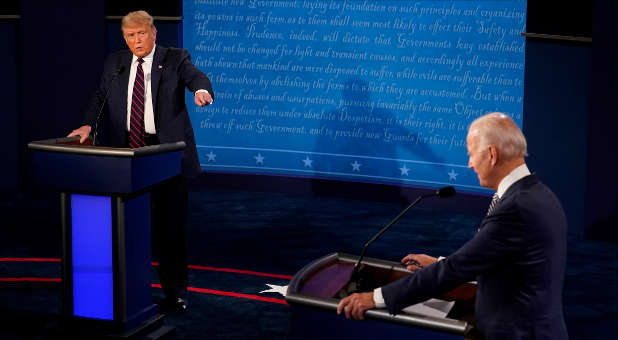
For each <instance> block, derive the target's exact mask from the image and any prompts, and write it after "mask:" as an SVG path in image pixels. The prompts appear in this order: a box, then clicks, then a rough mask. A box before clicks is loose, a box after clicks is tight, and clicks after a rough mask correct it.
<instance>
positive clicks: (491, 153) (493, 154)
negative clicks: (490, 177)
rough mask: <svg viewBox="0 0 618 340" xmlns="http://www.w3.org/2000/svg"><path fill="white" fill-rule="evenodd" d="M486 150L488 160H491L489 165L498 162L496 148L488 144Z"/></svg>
mask: <svg viewBox="0 0 618 340" xmlns="http://www.w3.org/2000/svg"><path fill="white" fill-rule="evenodd" d="M487 151H489V161H490V162H491V166H496V164H498V156H499V152H498V149H497V148H496V147H495V146H493V145H490V146H488V147H487Z"/></svg>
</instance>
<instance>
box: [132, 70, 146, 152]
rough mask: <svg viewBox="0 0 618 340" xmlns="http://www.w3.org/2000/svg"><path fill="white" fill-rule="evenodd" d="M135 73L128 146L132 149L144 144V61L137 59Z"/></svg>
mask: <svg viewBox="0 0 618 340" xmlns="http://www.w3.org/2000/svg"><path fill="white" fill-rule="evenodd" d="M137 62H138V64H137V71H136V72H135V82H134V83H133V97H132V98H131V122H130V124H131V127H130V129H129V146H130V147H131V148H133V149H135V148H140V147H142V146H145V145H146V143H145V142H144V134H145V130H144V69H143V68H142V63H143V62H144V59H142V58H139V59H137Z"/></svg>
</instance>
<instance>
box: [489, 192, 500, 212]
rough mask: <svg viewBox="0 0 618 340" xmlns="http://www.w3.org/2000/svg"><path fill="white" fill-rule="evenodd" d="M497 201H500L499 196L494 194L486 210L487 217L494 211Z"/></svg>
mask: <svg viewBox="0 0 618 340" xmlns="http://www.w3.org/2000/svg"><path fill="white" fill-rule="evenodd" d="M499 200H500V196H498V193H495V194H494V195H493V196H492V197H491V203H489V209H487V215H489V214H491V212H492V211H494V208H495V207H496V204H497V203H498V201H499Z"/></svg>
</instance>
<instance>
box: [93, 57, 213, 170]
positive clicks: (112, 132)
mask: <svg viewBox="0 0 618 340" xmlns="http://www.w3.org/2000/svg"><path fill="white" fill-rule="evenodd" d="M132 58H133V54H132V53H131V51H129V50H122V51H118V52H116V53H113V54H111V55H110V56H109V57H107V59H106V61H105V65H104V69H103V75H102V76H101V81H100V84H99V87H98V88H97V90H96V91H95V94H94V96H93V98H92V100H91V101H90V104H89V106H88V109H87V110H86V115H85V120H84V122H83V123H84V124H85V125H90V126H91V127H92V128H93V129H94V128H95V120H96V117H97V114H98V111H99V108H100V107H101V105H102V103H103V100H104V97H105V92H106V90H107V88H108V87H109V89H110V93H109V98H108V99H107V104H106V106H105V109H104V111H103V114H102V121H104V123H103V124H101V123H100V124H99V125H102V127H103V129H102V131H100V135H99V136H100V137H97V138H100V141H101V142H102V145H107V146H115V147H126V146H127V145H126V131H127V128H126V126H127V125H126V124H127V91H128V85H129V73H130V72H129V71H130V67H131V61H132ZM120 68H122V69H123V71H122V72H120V73H119V74H118V76H117V77H116V78H115V79H114V80H113V81H112V78H113V76H114V73H116V72H117V70H119V69H120ZM185 88H189V90H190V91H191V92H195V91H197V90H199V89H204V90H207V91H208V92H209V93H210V95H211V96H212V98H213V99H214V93H213V90H212V85H211V83H210V80H209V79H208V77H206V75H204V73H202V72H201V71H200V70H198V69H197V68H196V67H195V66H194V65H193V63H191V59H190V56H189V52H187V50H185V49H179V48H165V47H161V46H156V47H155V52H154V56H153V61H152V71H151V91H152V107H153V111H154V121H155V128H156V130H157V137H158V138H159V141H160V142H161V143H172V142H178V141H184V142H185V143H186V148H185V150H184V151H183V154H182V174H183V175H184V176H186V177H195V176H197V175H198V174H199V173H200V171H201V169H200V164H199V160H198V157H197V150H196V147H195V137H194V135H193V127H192V126H191V121H190V119H189V115H188V113H187V108H186V105H185Z"/></svg>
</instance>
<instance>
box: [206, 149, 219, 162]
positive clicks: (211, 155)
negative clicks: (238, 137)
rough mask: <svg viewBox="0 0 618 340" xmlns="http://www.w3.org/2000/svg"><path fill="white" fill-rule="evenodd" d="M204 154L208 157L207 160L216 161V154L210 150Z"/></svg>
mask: <svg viewBox="0 0 618 340" xmlns="http://www.w3.org/2000/svg"><path fill="white" fill-rule="evenodd" d="M206 156H207V157H208V161H209V162H216V160H215V158H217V155H216V154H214V153H212V150H211V151H210V153H208V154H206Z"/></svg>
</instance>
